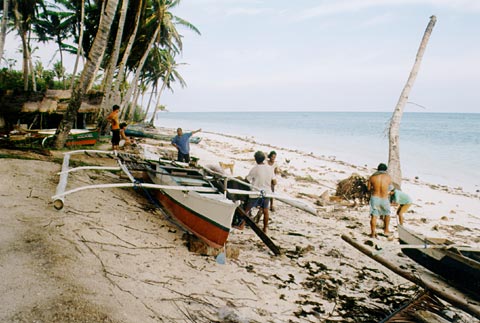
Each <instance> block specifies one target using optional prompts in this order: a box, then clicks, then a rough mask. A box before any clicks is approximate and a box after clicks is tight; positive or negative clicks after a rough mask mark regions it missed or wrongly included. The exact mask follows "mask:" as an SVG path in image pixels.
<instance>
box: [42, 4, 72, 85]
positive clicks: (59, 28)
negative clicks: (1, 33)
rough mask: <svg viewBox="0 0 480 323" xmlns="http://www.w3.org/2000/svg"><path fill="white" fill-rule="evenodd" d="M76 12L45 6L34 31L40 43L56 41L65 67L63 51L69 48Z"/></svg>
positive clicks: (49, 5)
mask: <svg viewBox="0 0 480 323" xmlns="http://www.w3.org/2000/svg"><path fill="white" fill-rule="evenodd" d="M74 15H75V12H74V11H69V9H68V8H66V7H60V6H58V5H53V4H50V3H48V4H46V5H43V11H42V12H41V13H39V14H38V16H37V18H36V20H35V24H34V30H35V33H36V34H37V35H38V37H39V38H38V40H39V41H40V42H48V41H51V40H53V41H55V43H57V46H58V52H59V54H60V65H61V66H63V65H64V64H63V49H64V48H65V47H66V46H67V45H66V43H65V41H66V40H67V39H69V38H70V37H71V36H72V35H73V32H72V17H74ZM62 81H63V88H64V89H65V88H66V84H65V73H62Z"/></svg>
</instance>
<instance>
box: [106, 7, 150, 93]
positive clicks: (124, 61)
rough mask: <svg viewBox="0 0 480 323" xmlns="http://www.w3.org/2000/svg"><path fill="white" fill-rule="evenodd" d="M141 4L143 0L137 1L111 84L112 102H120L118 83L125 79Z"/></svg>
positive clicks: (138, 22) (138, 23) (138, 24)
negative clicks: (130, 29)
mask: <svg viewBox="0 0 480 323" xmlns="http://www.w3.org/2000/svg"><path fill="white" fill-rule="evenodd" d="M142 5H143V1H141V0H140V1H138V8H137V13H136V16H135V26H134V27H133V32H132V34H131V35H130V38H129V39H128V43H127V47H126V48H125V50H124V51H123V56H122V61H121V62H120V65H119V66H118V76H117V82H115V84H114V86H113V90H112V92H113V101H114V102H120V91H119V89H120V84H123V82H124V80H125V72H126V65H127V60H128V58H129V57H130V53H131V51H132V47H133V44H134V43H135V38H136V37H137V32H138V26H140V17H141V13H142Z"/></svg>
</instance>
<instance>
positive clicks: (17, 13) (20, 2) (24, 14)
mask: <svg viewBox="0 0 480 323" xmlns="http://www.w3.org/2000/svg"><path fill="white" fill-rule="evenodd" d="M41 3H43V1H42V0H14V1H13V2H12V4H13V17H14V24H15V28H16V29H17V32H18V35H19V36H20V39H21V40H22V53H23V82H24V83H23V89H24V90H25V91H27V90H28V75H29V61H30V45H29V38H28V33H29V32H30V29H31V24H32V22H33V21H34V19H35V13H36V11H37V5H38V4H41Z"/></svg>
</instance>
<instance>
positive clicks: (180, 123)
mask: <svg viewBox="0 0 480 323" xmlns="http://www.w3.org/2000/svg"><path fill="white" fill-rule="evenodd" d="M390 117H391V113H386V112H385V113H382V112H160V113H158V114H157V119H156V122H155V123H156V125H157V126H161V127H168V128H177V127H182V128H184V129H187V130H195V129H198V128H202V129H203V130H204V131H212V132H219V133H225V134H231V135H237V136H247V137H254V139H255V140H256V141H257V142H260V143H269V144H272V145H275V146H280V147H285V148H292V149H298V150H302V151H305V152H308V153H310V152H312V153H314V154H316V155H325V156H336V157H337V159H339V160H343V161H346V162H349V163H352V164H356V165H367V166H368V167H372V168H373V167H376V165H378V163H379V162H387V161H388V126H389V120H390ZM279 157H280V156H279ZM400 158H401V163H402V173H403V176H404V177H407V178H413V177H415V176H418V177H419V178H420V180H423V181H427V182H430V183H432V184H443V185H449V186H452V187H462V188H463V189H464V190H465V191H470V192H473V191H476V190H477V189H480V168H479V164H480V163H479V160H480V114H467V113H404V115H403V118H402V123H401V126H400Z"/></svg>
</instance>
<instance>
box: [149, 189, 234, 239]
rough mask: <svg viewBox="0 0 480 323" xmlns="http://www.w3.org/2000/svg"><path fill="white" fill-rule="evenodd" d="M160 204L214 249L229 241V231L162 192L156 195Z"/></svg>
mask: <svg viewBox="0 0 480 323" xmlns="http://www.w3.org/2000/svg"><path fill="white" fill-rule="evenodd" d="M156 196H157V198H158V200H159V201H160V203H161V204H162V205H163V207H165V208H166V209H167V211H168V212H170V214H171V215H172V216H173V217H175V219H177V220H178V221H179V222H180V224H182V225H183V226H184V227H185V228H186V229H187V230H188V231H190V232H192V233H193V234H195V235H196V236H197V237H199V238H200V239H202V240H203V241H205V242H206V243H207V244H208V245H209V246H211V247H213V248H222V247H223V246H224V245H225V242H226V241H227V238H228V234H229V231H226V230H224V229H222V228H221V227H219V226H216V225H215V224H213V223H211V222H209V221H207V220H205V219H203V218H202V217H200V216H198V215H197V214H195V213H193V212H192V211H190V210H188V209H186V208H184V207H183V206H182V205H181V204H179V203H177V202H175V201H174V200H173V199H171V198H170V197H169V196H168V195H166V194H163V193H161V192H157V194H156Z"/></svg>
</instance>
